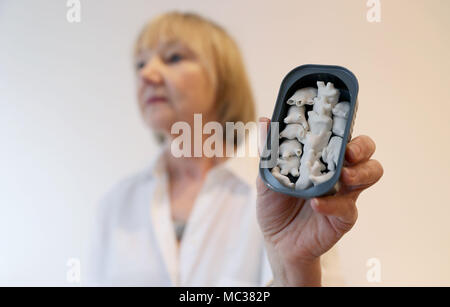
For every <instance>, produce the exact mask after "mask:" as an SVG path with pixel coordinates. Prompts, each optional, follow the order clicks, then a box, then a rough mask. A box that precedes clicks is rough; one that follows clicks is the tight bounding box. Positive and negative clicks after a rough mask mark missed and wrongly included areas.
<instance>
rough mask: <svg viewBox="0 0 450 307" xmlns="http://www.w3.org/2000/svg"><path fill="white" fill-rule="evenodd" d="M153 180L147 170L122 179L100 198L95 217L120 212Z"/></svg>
mask: <svg viewBox="0 0 450 307" xmlns="http://www.w3.org/2000/svg"><path fill="white" fill-rule="evenodd" d="M153 180H154V178H153V176H152V175H151V172H150V170H149V168H145V169H144V170H141V171H137V172H134V173H131V174H129V175H128V176H125V177H123V178H122V179H120V180H118V181H117V182H116V183H115V184H113V185H112V186H111V187H110V188H109V189H108V190H107V191H106V193H105V194H103V196H102V197H101V198H100V201H99V203H98V205H97V215H99V216H104V215H111V214H112V213H113V212H115V211H120V209H121V207H122V206H124V205H127V204H130V203H132V202H130V200H132V199H133V197H134V196H135V195H136V193H137V192H138V191H139V189H141V188H142V187H144V186H145V185H146V184H151V183H152V181H153Z"/></svg>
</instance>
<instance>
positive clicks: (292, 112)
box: [284, 106, 309, 130]
mask: <svg viewBox="0 0 450 307" xmlns="http://www.w3.org/2000/svg"><path fill="white" fill-rule="evenodd" d="M284 123H285V124H300V125H302V126H303V128H305V130H308V129H309V126H308V121H307V120H306V117H305V106H301V107H299V106H291V107H289V110H288V115H287V116H286V118H285V119H284Z"/></svg>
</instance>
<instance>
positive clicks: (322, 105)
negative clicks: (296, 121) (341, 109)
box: [313, 97, 333, 117]
mask: <svg viewBox="0 0 450 307" xmlns="http://www.w3.org/2000/svg"><path fill="white" fill-rule="evenodd" d="M332 110H333V105H332V104H331V103H329V102H328V101H327V98H325V97H316V98H314V105H313V111H314V112H316V113H317V114H323V115H326V116H330V117H331V111H332Z"/></svg>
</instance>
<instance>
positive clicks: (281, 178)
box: [271, 166, 295, 189]
mask: <svg viewBox="0 0 450 307" xmlns="http://www.w3.org/2000/svg"><path fill="white" fill-rule="evenodd" d="M271 173H272V175H273V176H274V177H275V178H276V179H277V180H278V181H279V182H280V183H281V184H282V185H284V186H285V187H288V188H291V189H292V188H294V186H295V184H294V183H293V182H291V181H290V180H289V178H288V177H287V176H284V175H281V173H280V168H279V167H278V166H275V167H274V168H272V171H271Z"/></svg>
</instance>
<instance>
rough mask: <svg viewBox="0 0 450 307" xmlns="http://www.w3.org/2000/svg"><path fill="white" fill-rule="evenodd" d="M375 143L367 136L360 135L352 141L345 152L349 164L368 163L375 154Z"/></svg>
mask: <svg viewBox="0 0 450 307" xmlns="http://www.w3.org/2000/svg"><path fill="white" fill-rule="evenodd" d="M375 149H376V145H375V142H374V141H373V140H372V139H371V138H370V137H368V136H367V135H360V136H358V137H356V138H354V139H353V140H351V141H350V142H349V143H348V145H347V148H346V150H345V160H346V161H347V162H349V164H356V163H359V162H362V161H367V160H369V159H370V157H371V156H372V155H373V153H374V152H375Z"/></svg>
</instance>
